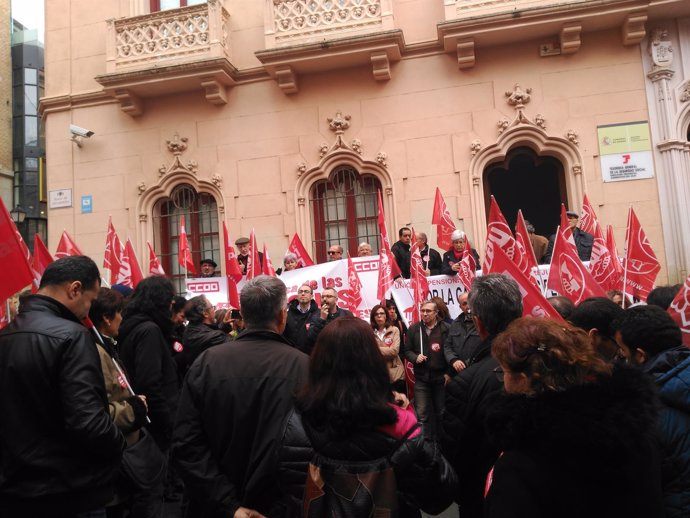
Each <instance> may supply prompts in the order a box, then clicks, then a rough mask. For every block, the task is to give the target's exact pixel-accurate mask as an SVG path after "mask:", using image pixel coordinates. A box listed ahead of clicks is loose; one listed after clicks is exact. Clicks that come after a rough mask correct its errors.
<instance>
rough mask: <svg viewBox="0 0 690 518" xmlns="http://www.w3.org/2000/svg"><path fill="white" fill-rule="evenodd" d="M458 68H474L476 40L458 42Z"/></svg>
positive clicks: (466, 39)
mask: <svg viewBox="0 0 690 518" xmlns="http://www.w3.org/2000/svg"><path fill="white" fill-rule="evenodd" d="M457 51H458V68H459V69H460V70H463V69H465V68H472V67H473V66H474V63H475V52H474V38H465V39H462V40H458V44H457Z"/></svg>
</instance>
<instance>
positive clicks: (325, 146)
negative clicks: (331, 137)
mask: <svg viewBox="0 0 690 518" xmlns="http://www.w3.org/2000/svg"><path fill="white" fill-rule="evenodd" d="M326 153H328V144H326V143H325V142H323V143H322V144H321V145H320V146H319V158H323V157H325V156H326Z"/></svg>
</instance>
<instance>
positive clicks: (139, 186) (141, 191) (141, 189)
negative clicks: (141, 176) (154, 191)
mask: <svg viewBox="0 0 690 518" xmlns="http://www.w3.org/2000/svg"><path fill="white" fill-rule="evenodd" d="M137 190H138V191H139V196H141V195H142V194H144V191H145V190H146V184H145V183H144V182H139V183H138V184H137Z"/></svg>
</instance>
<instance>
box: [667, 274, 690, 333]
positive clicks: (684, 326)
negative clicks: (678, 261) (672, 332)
mask: <svg viewBox="0 0 690 518" xmlns="http://www.w3.org/2000/svg"><path fill="white" fill-rule="evenodd" d="M668 312H669V314H670V315H671V316H672V317H673V320H674V321H675V322H676V324H678V327H680V330H681V332H682V333H683V345H685V346H686V347H690V276H688V278H687V279H685V283H684V284H683V287H682V288H681V289H680V290H679V291H678V294H677V295H676V297H675V298H674V299H673V302H671V305H670V306H669V307H668Z"/></svg>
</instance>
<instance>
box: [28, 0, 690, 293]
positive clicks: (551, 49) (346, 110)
mask: <svg viewBox="0 0 690 518" xmlns="http://www.w3.org/2000/svg"><path fill="white" fill-rule="evenodd" d="M167 3H169V2H156V1H155V0H154V1H150V0H119V1H111V2H103V3H99V6H98V8H94V4H93V3H92V2H87V1H79V0H51V1H50V2H46V94H45V98H43V100H42V103H41V110H42V114H43V117H44V119H45V128H46V147H47V168H48V190H49V191H50V192H51V193H62V194H61V196H62V198H61V199H63V200H64V197H65V193H68V194H69V195H70V197H71V201H70V202H69V203H65V202H64V201H63V202H62V203H57V204H56V205H58V206H52V207H51V206H50V203H49V242H50V243H49V247H50V248H51V250H53V249H54V248H55V246H56V244H57V241H58V239H59V237H60V234H61V233H62V231H63V229H66V230H68V232H70V233H71V234H72V235H73V236H74V237H75V239H76V241H77V242H78V243H79V245H80V246H81V248H82V250H83V251H84V252H85V253H87V254H89V255H91V256H92V257H94V258H95V259H96V260H97V262H101V260H102V259H101V258H102V255H103V250H104V245H105V230H106V225H107V220H108V216H109V215H112V218H113V223H114V225H115V227H116V229H117V230H118V233H119V234H120V237H121V239H123V240H124V239H126V237H127V236H129V237H130V238H131V239H132V242H133V243H134V246H135V248H136V251H137V253H138V255H139V257H140V260H141V259H145V258H147V257H148V252H147V245H146V243H147V241H148V242H150V243H151V244H152V245H153V246H154V248H155V249H156V252H157V253H159V255H161V256H162V258H163V263H164V267H165V268H166V271H168V272H172V273H176V274H179V270H178V268H177V266H176V263H177V260H176V254H177V245H176V243H177V236H178V232H179V229H178V220H179V216H180V215H183V214H184V215H185V219H186V221H187V231H188V232H189V233H190V235H191V236H190V240H191V243H192V247H193V252H194V255H195V258H196V259H197V260H200V259H201V258H202V257H213V258H215V259H216V261H217V262H218V263H219V264H221V261H220V258H221V257H222V251H221V250H222V222H223V221H226V222H227V224H228V226H229V228H230V234H231V236H232V237H233V238H236V237H239V236H240V235H243V236H246V235H248V234H249V232H250V231H251V230H252V229H254V230H255V232H256V235H257V239H258V241H259V242H262V241H265V242H266V245H267V246H268V248H269V250H270V251H271V256H272V258H273V261H274V263H276V264H278V263H279V262H280V258H281V256H282V254H283V252H284V251H285V249H286V247H287V244H288V242H289V239H290V238H291V237H292V235H293V234H294V233H295V232H297V233H299V235H300V237H301V238H302V241H303V242H304V243H305V245H306V247H307V249H308V250H309V251H310V253H312V254H313V256H314V257H315V258H317V259H318V260H325V251H326V249H327V248H328V246H329V245H331V244H335V243H339V244H341V245H342V246H343V247H344V248H346V249H347V250H349V251H350V252H351V253H352V254H353V255H355V254H356V247H357V244H358V243H359V242H360V241H369V242H371V243H372V245H373V247H374V252H375V253H376V251H377V247H378V244H377V239H378V238H377V230H376V217H377V209H376V193H377V191H379V190H380V192H381V194H382V197H383V204H384V210H385V215H386V221H387V224H388V228H389V233H390V234H394V233H395V232H396V231H397V228H399V227H401V226H403V225H406V224H412V225H414V227H415V229H416V230H417V231H425V232H427V233H428V234H429V237H430V243H431V244H432V245H433V244H434V243H435V232H434V228H433V226H432V225H431V217H432V207H433V202H434V194H435V190H436V187H439V188H440V190H441V192H442V193H443V195H444V197H445V199H446V203H447V205H448V207H449V210H450V213H451V216H452V217H453V219H454V221H455V223H456V225H457V226H458V228H462V229H464V230H465V231H466V232H467V234H468V236H469V238H470V240H471V242H472V243H475V244H477V248H478V249H479V251H480V253H481V252H482V250H483V242H484V240H485V238H486V230H485V229H486V221H487V214H488V212H487V211H488V206H489V200H490V196H491V195H494V196H495V197H496V199H497V200H498V201H499V204H500V205H501V207H502V209H503V212H504V213H505V215H506V217H507V218H508V220H509V222H512V221H514V219H515V213H516V211H517V209H518V208H520V209H522V210H523V213H524V214H525V216H526V217H527V218H528V219H529V220H531V221H532V223H533V224H534V225H535V226H536V227H537V232H538V233H541V234H544V235H549V234H550V233H552V232H554V231H555V227H556V225H557V224H558V221H559V213H558V211H559V207H560V203H561V202H562V203H565V204H566V206H567V207H568V208H569V209H571V210H579V209H580V207H581V204H582V199H583V195H584V194H585V193H587V195H588V197H589V199H590V201H591V202H592V205H593V206H594V209H595V211H596V212H597V215H598V217H599V219H600V221H601V222H603V223H605V224H611V225H613V227H614V231H615V236H616V239H617V242H618V247H619V251H620V252H621V253H622V252H623V245H624V241H625V228H626V219H627V212H628V207H629V206H631V205H633V206H634V208H635V210H636V212H637V214H638V216H639V218H640V220H641V222H642V225H643V227H644V229H645V231H646V232H647V235H648V237H649V240H650V242H651V244H652V246H653V247H654V249H655V251H656V252H657V255H658V257H659V259H660V261H661V263H662V272H661V274H660V276H659V278H658V279H657V283H658V284H664V283H666V282H672V283H675V282H681V281H682V280H683V279H684V278H685V277H686V276H687V274H688V265H690V232H689V231H688V229H689V228H690V211H688V210H687V209H686V208H685V207H686V205H687V202H688V200H690V181H689V180H688V178H690V160H689V158H690V143H689V142H688V127H689V126H690V102H689V100H690V86H688V85H689V84H690V83H689V79H690V37H689V36H690V2H687V1H684V0H665V1H639V0H638V1H631V0H611V1H604V2H601V1H581V0H580V1H577V2H575V1H555V0H553V1H538V0H492V1H487V0H481V1H479V0H457V1H455V0H265V1H263V0H262V1H260V0H209V1H208V2H204V3H197V4H196V5H185V4H187V3H190V4H191V3H193V2H192V1H191V0H190V1H189V2H182V4H183V5H182V6H181V7H177V6H178V5H180V4H179V2H178V3H177V4H175V5H174V6H173V7H176V8H173V9H164V10H159V11H157V10H156V9H159V8H161V7H163V8H165V7H167V6H166V5H165V4H167ZM161 4H164V5H161ZM669 56H670V57H669ZM644 123H648V126H647V125H645V124H644ZM70 124H73V125H77V126H80V127H83V128H86V129H89V130H91V131H93V132H94V135H93V136H92V137H90V138H88V139H87V138H82V137H75V138H74V139H71V135H70V130H69V128H70ZM646 127H648V128H649V129H648V130H647V131H648V135H649V137H651V141H649V138H648V139H647V140H648V142H647V145H645V144H644V142H641V141H644V140H645V137H644V131H645V130H644V128H646ZM611 128H613V130H611ZM631 128H632V129H631ZM640 128H642V129H640ZM609 132H613V133H611V134H613V135H614V138H613V139H611V138H609V137H608V135H609ZM635 132H641V133H639V135H641V137H640V136H639V135H638V133H635ZM618 134H625V135H628V136H627V137H626V138H627V141H626V142H627V144H626V143H625V142H622V141H621V143H620V145H619V146H618V147H616V146H613V148H611V149H608V148H606V147H605V145H604V144H602V142H605V143H607V145H608V143H609V142H614V143H616V142H617V140H616V138H615V135H618ZM631 134H632V136H630V135H631ZM602 135H603V137H602ZM626 145H631V146H632V148H631V149H630V150H628V149H627V148H626V147H625V146H626ZM614 148H615V149H614ZM611 150H613V151H615V152H616V153H618V155H620V156H621V157H623V156H628V155H630V156H632V158H630V159H629V160H630V161H631V162H630V163H635V164H637V163H638V162H636V160H637V159H638V157H639V160H640V162H639V163H640V164H642V166H640V167H639V168H638V169H637V170H635V171H632V170H630V171H632V172H629V174H628V173H627V172H626V173H625V174H623V173H622V172H625V171H629V170H628V169H625V168H624V169H620V168H617V167H618V166H615V164H614V162H615V159H616V156H617V155H616V156H614V155H615V153H613V151H611ZM624 160H628V159H624ZM626 163H627V162H626ZM612 164H614V165H612ZM636 167H637V166H636ZM56 195H57V194H56ZM56 199H57V198H56Z"/></svg>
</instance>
